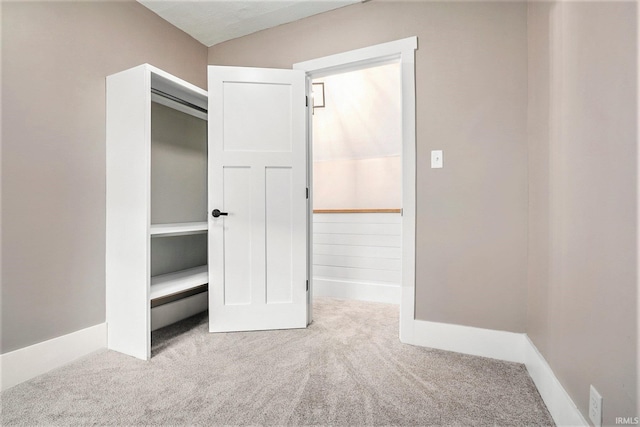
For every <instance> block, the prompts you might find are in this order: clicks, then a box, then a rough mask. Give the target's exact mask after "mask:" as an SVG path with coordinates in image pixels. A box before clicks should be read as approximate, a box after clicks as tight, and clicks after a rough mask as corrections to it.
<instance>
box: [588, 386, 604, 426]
mask: <svg viewBox="0 0 640 427" xmlns="http://www.w3.org/2000/svg"><path fill="white" fill-rule="evenodd" d="M589 418H591V421H593V425H594V426H595V427H602V396H600V393H598V390H596V389H595V387H594V386H591V387H590V389H589Z"/></svg>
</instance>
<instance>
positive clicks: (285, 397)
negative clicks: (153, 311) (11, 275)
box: [1, 298, 553, 426]
mask: <svg viewBox="0 0 640 427" xmlns="http://www.w3.org/2000/svg"><path fill="white" fill-rule="evenodd" d="M314 307H315V322H314V323H313V324H312V325H311V326H310V327H309V328H307V329H306V330H289V331H270V332H244V333H231V334H210V333H208V327H207V317H206V315H198V316H194V317H192V318H190V319H187V320H185V321H182V322H180V323H178V324H175V325H172V326H169V327H167V328H164V329H161V330H159V331H156V332H155V333H154V335H153V343H154V344H153V358H152V360H151V361H150V362H144V361H140V360H137V359H134V358H131V357H128V356H125V355H122V354H119V353H116V352H113V351H106V350H105V351H101V352H98V353H95V354H92V355H90V356H88V357H86V358H84V359H82V360H79V361H77V362H74V363H72V364H70V365H68V366H65V367H63V368H60V369H57V370H55V371H53V372H50V373H48V374H46V375H43V376H40V377H38V378H35V379H33V380H31V381H28V382H26V383H23V384H20V385H17V386H15V387H13V388H11V389H9V390H7V391H5V392H3V393H2V417H1V421H2V425H116V424H120V425H122V424H125V425H208V426H211V425H334V426H337V425H354V426H360V425H499V426H524V425H530V426H533V425H553V421H552V419H551V417H550V416H549V413H548V411H547V409H546V407H545V406H544V403H543V402H542V399H541V398H540V396H539V394H538V392H537V390H536V388H535V386H534V385H533V382H532V381H531V379H530V377H529V376H528V374H527V371H526V369H525V367H524V366H523V365H520V364H516V363H507V362H501V361H497V360H492V359H485V358H480V357H474V356H465V355H461V354H456V353H450V352H445V351H439V350H432V349H427V348H420V347H413V346H409V345H405V344H401V343H400V342H399V340H398V308H397V306H393V305H387V304H377V303H365V302H359V301H340V300H335V299H328V298H318V299H317V300H316V303H315V305H314Z"/></svg>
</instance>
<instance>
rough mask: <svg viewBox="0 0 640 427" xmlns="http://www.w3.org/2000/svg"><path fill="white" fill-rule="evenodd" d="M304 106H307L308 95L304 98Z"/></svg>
mask: <svg viewBox="0 0 640 427" xmlns="http://www.w3.org/2000/svg"><path fill="white" fill-rule="evenodd" d="M304 106H305V107H308V106H309V96H308V95H305V97H304Z"/></svg>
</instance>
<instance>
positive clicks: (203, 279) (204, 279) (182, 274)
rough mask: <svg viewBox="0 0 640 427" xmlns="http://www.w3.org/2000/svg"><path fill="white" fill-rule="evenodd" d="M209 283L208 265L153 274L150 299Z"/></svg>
mask: <svg viewBox="0 0 640 427" xmlns="http://www.w3.org/2000/svg"><path fill="white" fill-rule="evenodd" d="M207 283H209V273H208V269H207V266H206V265H202V266H200V267H195V268H189V269H187V270H182V271H176V272H175V273H168V274H163V275H161V276H153V277H152V278H151V292H150V296H149V299H151V300H154V299H156V298H161V297H166V296H169V295H173V294H177V293H179V292H183V291H187V290H189V289H193V288H196V287H198V286H201V285H206V284H207Z"/></svg>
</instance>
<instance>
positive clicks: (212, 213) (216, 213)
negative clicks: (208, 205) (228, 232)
mask: <svg viewBox="0 0 640 427" xmlns="http://www.w3.org/2000/svg"><path fill="white" fill-rule="evenodd" d="M211 215H213V217H214V218H218V217H219V216H227V215H229V214H228V213H227V212H220V209H214V210H213V211H211Z"/></svg>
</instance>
